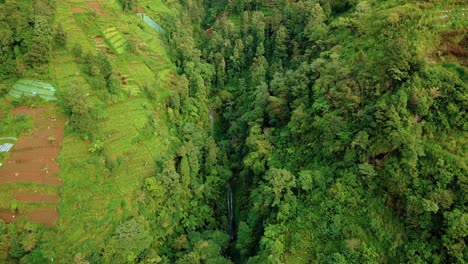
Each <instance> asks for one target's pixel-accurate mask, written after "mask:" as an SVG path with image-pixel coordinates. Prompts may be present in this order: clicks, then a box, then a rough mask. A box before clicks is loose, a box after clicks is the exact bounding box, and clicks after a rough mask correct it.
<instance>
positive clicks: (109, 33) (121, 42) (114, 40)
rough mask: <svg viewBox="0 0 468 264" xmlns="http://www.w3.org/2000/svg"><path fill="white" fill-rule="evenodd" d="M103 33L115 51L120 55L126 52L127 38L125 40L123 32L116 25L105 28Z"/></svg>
mask: <svg viewBox="0 0 468 264" xmlns="http://www.w3.org/2000/svg"><path fill="white" fill-rule="evenodd" d="M102 34H103V36H104V38H105V40H106V41H107V43H108V44H109V45H110V46H111V47H112V49H113V50H114V51H115V53H117V54H119V55H120V54H123V53H125V51H126V50H127V45H128V43H127V40H125V38H124V37H123V36H122V34H121V33H120V32H119V31H118V30H117V29H116V28H115V27H110V28H108V29H106V30H103V31H102Z"/></svg>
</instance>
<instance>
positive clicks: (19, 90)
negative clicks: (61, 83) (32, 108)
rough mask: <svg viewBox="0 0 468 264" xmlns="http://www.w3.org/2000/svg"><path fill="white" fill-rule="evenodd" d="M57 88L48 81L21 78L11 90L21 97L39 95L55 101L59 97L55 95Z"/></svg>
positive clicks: (11, 93) (12, 94)
mask: <svg viewBox="0 0 468 264" xmlns="http://www.w3.org/2000/svg"><path fill="white" fill-rule="evenodd" d="M54 94H55V88H54V87H53V86H52V85H51V84H48V83H43V82H38V81H33V80H19V81H17V82H16V83H15V85H14V86H13V89H11V90H10V95H11V96H13V97H15V98H19V97H21V96H39V97H41V98H42V99H44V100H47V101H55V100H57V98H55V96H54Z"/></svg>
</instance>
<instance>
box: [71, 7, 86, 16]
mask: <svg viewBox="0 0 468 264" xmlns="http://www.w3.org/2000/svg"><path fill="white" fill-rule="evenodd" d="M83 12H86V10H84V9H83V8H81V7H73V8H72V13H73V14H76V13H83Z"/></svg>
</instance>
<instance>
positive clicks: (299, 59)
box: [0, 0, 468, 263]
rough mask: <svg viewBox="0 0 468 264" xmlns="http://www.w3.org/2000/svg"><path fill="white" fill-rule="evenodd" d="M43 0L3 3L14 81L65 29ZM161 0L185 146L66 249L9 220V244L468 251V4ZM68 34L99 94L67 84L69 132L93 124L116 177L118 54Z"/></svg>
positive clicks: (336, 255) (269, 256)
mask: <svg viewBox="0 0 468 264" xmlns="http://www.w3.org/2000/svg"><path fill="white" fill-rule="evenodd" d="M30 2H31V3H33V4H31V5H23V4H18V3H15V1H8V0H7V1H5V2H4V3H0V24H1V25H3V26H1V27H0V32H1V33H0V34H1V35H2V41H1V42H0V44H1V45H2V46H1V49H0V52H1V54H2V56H1V57H0V60H1V63H0V80H6V83H8V82H11V81H13V80H15V79H16V78H19V77H20V76H21V75H22V74H24V73H25V72H26V74H39V75H40V74H41V70H40V68H41V65H46V64H47V63H48V56H49V55H48V52H50V51H51V50H52V49H54V48H55V49H60V48H63V47H64V46H65V45H66V43H67V41H68V40H66V38H65V36H66V34H65V32H64V29H63V28H62V26H61V25H60V24H58V23H55V22H53V18H52V16H51V14H52V13H53V9H52V8H53V3H52V2H53V1H46V0H35V1H30ZM139 2H149V1H130V0H125V1H124V0H119V1H117V5H118V6H119V7H120V10H119V12H122V13H125V14H128V13H131V12H133V10H134V9H136V7H137V6H139V7H142V8H145V4H144V3H139ZM160 2H161V3H164V5H167V6H170V7H171V9H173V10H175V11H174V12H173V13H172V12H166V13H164V15H161V16H162V18H161V21H162V26H163V27H164V28H165V31H166V32H167V34H166V35H165V36H164V41H165V45H166V46H167V47H165V48H166V49H167V50H168V53H169V57H170V59H171V61H172V63H173V64H174V65H175V70H174V72H172V73H171V74H170V75H169V77H168V78H167V79H165V81H164V82H163V83H162V84H156V83H151V82H148V83H146V84H145V85H142V90H143V94H144V96H145V98H147V99H148V101H149V102H151V104H154V105H152V106H147V105H145V106H144V107H145V108H147V107H154V109H157V111H164V112H165V114H164V116H165V118H167V123H168V125H167V126H168V130H169V131H170V134H171V135H172V137H171V138H170V139H168V142H169V143H170V146H171V147H170V150H168V151H167V153H165V155H163V156H162V157H161V158H157V159H154V160H149V161H148V163H151V164H152V165H151V166H152V171H153V173H152V175H151V176H149V177H145V178H142V179H139V182H141V187H139V191H138V197H139V198H138V202H137V206H136V208H137V210H136V213H134V214H131V215H127V216H126V217H122V219H121V220H119V222H118V224H115V226H114V227H113V228H112V229H111V230H109V231H107V233H106V235H105V239H102V240H96V241H99V242H96V241H91V242H87V244H84V243H83V245H82V246H80V247H79V248H78V250H77V251H74V252H67V253H66V255H64V256H60V255H54V254H53V253H51V250H50V249H49V248H47V247H48V246H49V245H50V244H48V243H50V241H51V240H53V239H57V238H58V235H57V234H52V233H44V234H43V233H41V229H40V227H36V226H33V227H30V226H29V225H28V224H27V223H26V224H23V225H21V226H19V227H13V225H12V224H10V225H8V226H7V225H6V224H4V223H3V222H1V221H0V234H2V236H1V240H0V241H1V243H3V244H4V245H8V247H9V251H8V254H6V255H5V259H8V260H9V261H11V262H12V263H14V261H19V260H20V259H21V260H22V263H47V262H41V261H49V260H48V258H47V260H45V259H46V256H47V257H48V256H60V257H62V258H63V259H65V260H70V261H71V260H73V261H74V263H465V262H466V261H468V259H467V256H468V252H467V247H466V238H467V236H468V213H467V201H468V193H467V191H468V179H467V164H466V162H467V157H468V155H467V150H468V149H467V138H468V137H467V132H468V122H467V116H466V110H467V109H468V97H467V95H468V92H467V91H468V90H467V88H468V73H467V68H466V66H467V62H468V54H467V50H468V37H467V33H468V30H467V28H468V24H467V22H466V21H467V19H466V7H467V6H466V3H464V1H459V0H451V1H449V0H412V1H400V0H386V1H378V0H368V1H360V0H298V1H288V0H269V1H265V0H232V1H218V0H206V1H202V0H180V1H174V0H171V1H170V0H164V1H160ZM33 6H34V7H33ZM51 10H52V11H51ZM460 10H461V11H460ZM141 27H142V26H141ZM68 34H70V33H68ZM129 46H130V47H131V45H129ZM131 48H132V47H131ZM66 49H68V50H69V52H70V53H71V54H73V58H74V60H75V61H76V63H77V64H78V65H79V67H80V70H81V72H82V75H83V76H84V78H85V80H86V82H87V83H89V85H90V87H91V89H92V91H93V92H92V93H91V96H90V92H88V91H85V90H82V91H79V87H76V90H74V92H73V93H67V92H64V93H63V94H61V95H60V96H61V103H60V104H61V106H63V107H62V108H63V112H64V113H65V114H66V115H67V117H68V120H69V122H68V127H69V133H80V134H82V135H85V136H84V137H83V140H87V141H89V142H92V144H91V145H90V152H91V153H92V155H94V156H93V157H94V158H93V159H94V160H98V161H97V162H96V164H98V165H95V166H102V168H103V171H105V174H106V175H107V174H108V175H110V176H112V175H113V173H115V171H118V168H119V166H120V164H121V163H123V162H124V161H122V160H119V159H116V160H113V159H112V158H110V157H112V153H110V151H109V148H108V147H107V146H106V145H105V144H104V143H103V142H104V141H105V137H104V135H103V132H102V131H100V130H99V129H96V127H95V126H94V124H95V123H96V122H98V120H100V119H103V117H102V116H106V114H105V111H106V107H107V106H108V105H111V104H112V103H114V102H118V101H119V100H120V99H119V98H120V96H122V91H121V89H122V87H121V85H122V84H121V83H120V84H119V81H118V78H117V76H116V74H115V69H113V67H115V66H114V65H116V63H115V58H113V57H112V56H107V55H106V54H104V53H96V54H94V53H84V52H83V51H82V47H81V46H80V44H79V43H72V44H68V48H67V47H66ZM129 49H130V48H129ZM132 49H134V50H136V51H133V52H134V53H133V55H135V56H138V55H139V53H138V52H137V51H138V48H135V47H133V48H132ZM140 55H141V54H140ZM34 67H36V68H37V69H39V70H38V72H34V73H31V72H30V69H31V68H34ZM162 86H164V87H165V88H164V89H166V90H167V91H166V94H167V96H166V97H164V99H163V100H162V104H163V107H159V108H158V106H157V103H156V101H157V100H159V99H158V98H160V97H158V92H160V91H161V89H163V88H161V87H162ZM7 89H8V88H7V87H6V86H5V88H2V86H0V92H2V90H5V91H7ZM75 91H78V92H75ZM155 112H156V111H155ZM158 118H160V116H159V115H153V114H151V113H150V114H148V115H147V116H145V117H144V120H145V121H144V123H145V125H144V126H143V127H141V128H138V129H139V131H141V133H140V135H139V136H138V137H136V138H133V139H132V142H133V143H135V144H137V143H139V142H147V141H148V142H149V141H150V140H152V139H154V138H161V136H160V135H161V134H160V132H158V131H160V129H161V127H163V126H164V125H165V122H163V121H161V120H160V119H158ZM161 118H163V117H161ZM143 145H144V144H143ZM90 160H91V158H90ZM90 164H91V163H90ZM93 164H94V163H93ZM99 164H100V165H99ZM93 166H94V165H93ZM121 207H122V208H123V207H125V205H123V204H122V205H121ZM119 208H120V207H119ZM38 237H42V239H43V241H41V240H39V239H38ZM31 240H33V241H34V243H32V242H31ZM31 244H34V246H30V247H28V245H31ZM5 248H6V247H5ZM0 256H1V255H0ZM0 260H1V258H0ZM34 261H36V262H34ZM60 263H61V262H60Z"/></svg>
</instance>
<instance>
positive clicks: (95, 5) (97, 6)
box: [86, 1, 106, 17]
mask: <svg viewBox="0 0 468 264" xmlns="http://www.w3.org/2000/svg"><path fill="white" fill-rule="evenodd" d="M86 4H87V5H88V6H89V7H91V8H92V9H93V10H94V12H96V13H97V14H98V15H100V16H101V17H105V16H106V13H104V10H102V7H101V5H100V4H99V3H98V2H95V1H93V2H86Z"/></svg>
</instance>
